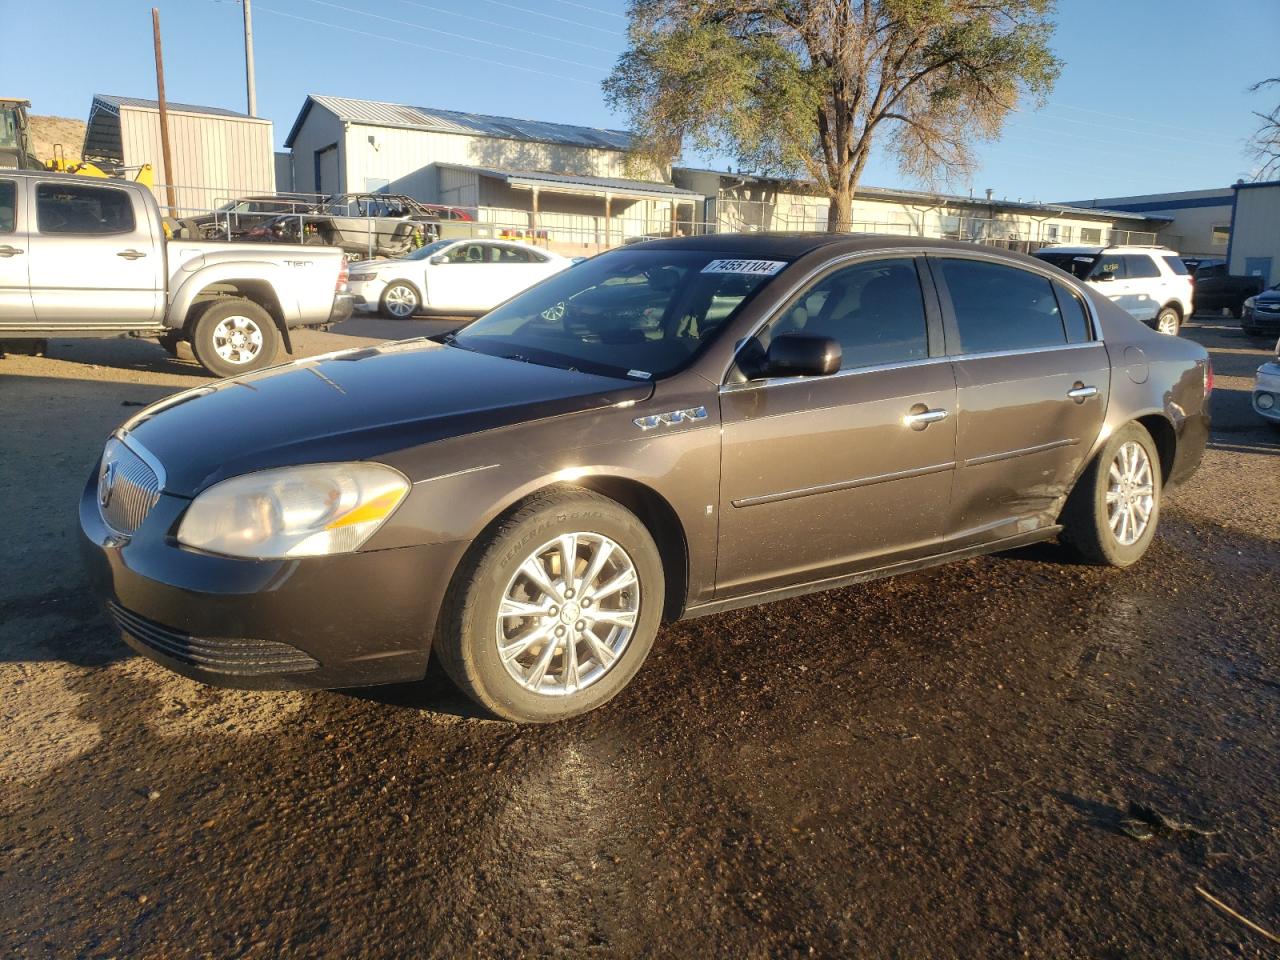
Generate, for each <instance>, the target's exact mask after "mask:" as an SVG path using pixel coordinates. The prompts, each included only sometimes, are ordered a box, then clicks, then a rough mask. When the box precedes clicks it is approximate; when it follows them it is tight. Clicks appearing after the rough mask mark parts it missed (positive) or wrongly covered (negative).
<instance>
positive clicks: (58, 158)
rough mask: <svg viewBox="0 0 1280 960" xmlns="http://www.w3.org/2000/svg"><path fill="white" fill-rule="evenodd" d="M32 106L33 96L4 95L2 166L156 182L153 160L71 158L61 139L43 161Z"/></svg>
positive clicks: (0, 140) (0, 105) (1, 103)
mask: <svg viewBox="0 0 1280 960" xmlns="http://www.w3.org/2000/svg"><path fill="white" fill-rule="evenodd" d="M30 107H31V101H30V100H18V99H15V98H12V97H0V167H17V168H18V169H19V170H51V171H53V172H55V173H75V174H79V175H80V176H82V177H117V178H120V179H131V180H134V181H136V182H137V183H141V184H142V185H143V186H146V187H151V186H154V185H155V171H154V170H153V169H152V167H151V164H149V163H144V164H142V165H141V166H137V167H114V166H113V167H109V168H103V167H100V166H98V165H97V164H96V163H94V162H93V161H91V160H81V161H79V162H74V163H73V162H68V160H67V158H66V155H65V154H64V153H63V150H62V144H60V143H57V144H54V147H53V159H52V160H49V161H48V162H47V163H42V162H41V161H40V159H39V158H38V157H37V156H36V155H35V150H34V149H33V148H32V144H31V127H30V123H29V120H28V115H27V111H28V109H30Z"/></svg>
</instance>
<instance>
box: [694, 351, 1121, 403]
mask: <svg viewBox="0 0 1280 960" xmlns="http://www.w3.org/2000/svg"><path fill="white" fill-rule="evenodd" d="M1101 345H1102V342H1101V341H1099V340H1085V341H1082V342H1081V343H1061V344H1055V345H1052V346H1048V347H1028V348H1026V349H1023V350H991V351H988V352H986V353H957V354H948V355H947V356H945V357H925V358H923V359H921V360H900V361H898V362H896V363H881V364H876V365H874V366H868V367H850V368H849V369H848V370H838V371H836V372H835V373H829V374H827V375H826V376H820V377H818V376H814V377H766V378H764V379H761V380H747V381H744V382H743V383H722V384H720V392H721V393H722V394H724V393H738V392H740V391H743V390H753V389H758V388H767V387H777V386H784V385H786V384H788V383H817V382H821V381H826V380H836V379H839V378H842V377H851V376H857V375H859V374H864V373H879V372H880V371H883V370H900V369H904V368H907V367H923V366H927V365H929V364H935V363H956V362H959V361H962V360H989V359H992V358H996V357H1023V356H1027V355H1028V354H1034V353H1054V352H1057V351H1059V350H1081V349H1084V348H1086V347H1099V346H1101Z"/></svg>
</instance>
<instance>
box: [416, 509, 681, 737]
mask: <svg viewBox="0 0 1280 960" xmlns="http://www.w3.org/2000/svg"><path fill="white" fill-rule="evenodd" d="M664 594H665V582H664V577H663V572H662V558H661V556H660V554H659V553H658V548H657V545H656V544H655V543H654V541H653V537H652V536H651V535H650V533H649V530H648V528H647V527H645V525H644V524H643V523H641V522H640V520H639V519H638V518H637V517H636V516H635V514H633V513H631V512H630V511H629V510H626V509H625V508H624V507H622V506H621V505H620V504H619V503H617V502H616V501H614V500H610V499H609V498H607V497H604V496H601V495H600V494H597V493H594V492H592V491H590V490H585V489H581V488H576V487H567V486H563V487H552V488H549V489H547V490H544V491H542V492H540V493H538V494H535V495H533V496H531V497H530V498H529V499H527V500H525V501H524V502H523V503H522V504H520V505H519V506H517V507H516V508H514V509H513V510H512V512H511V513H509V514H508V515H507V516H506V517H504V518H503V519H502V520H501V521H499V522H498V523H497V524H496V525H495V527H494V528H493V529H492V530H491V531H489V532H488V533H486V534H485V535H484V536H482V537H481V538H480V539H478V540H477V541H476V543H475V544H474V545H473V546H472V548H471V550H470V551H469V553H468V556H467V558H466V559H465V560H464V561H463V563H462V564H461V565H460V566H459V569H458V572H457V573H456V574H455V576H454V580H453V583H452V585H451V586H450V588H449V595H448V598H447V600H446V604H445V609H444V611H443V612H442V615H441V618H440V624H439V627H438V629H437V632H436V638H435V643H434V647H433V649H434V651H435V654H436V657H437V658H438V660H439V662H440V664H441V665H442V666H443V667H444V669H445V671H446V672H447V673H448V674H449V677H450V678H451V679H452V680H453V681H454V683H455V684H457V685H458V687H459V689H461V690H462V691H463V692H464V693H466V694H467V695H468V696H469V697H471V698H472V699H473V700H475V701H476V703H478V704H479V705H480V706H482V707H483V708H485V709H486V710H487V711H488V712H489V713H491V714H494V715H496V716H498V717H502V718H504V719H507V720H516V721H524V722H532V723H545V722H548V721H551V720H561V719H564V718H566V717H571V716H574V715H575V714H579V713H585V712H586V711H588V710H593V709H595V708H596V707H598V706H600V705H601V704H603V703H605V702H606V701H607V700H609V699H610V698H611V697H613V696H614V695H615V694H616V693H617V692H618V691H619V690H621V689H622V688H623V687H624V686H626V685H627V683H628V682H629V681H630V680H631V678H632V677H633V676H634V675H635V673H636V671H637V670H639V669H640V665H641V664H642V663H643V662H644V659H645V657H646V656H647V655H648V653H649V648H650V647H651V646H652V645H653V639H654V637H655V635H656V634H657V632H658V625H659V623H660V622H661V619H662V611H663V602H664Z"/></svg>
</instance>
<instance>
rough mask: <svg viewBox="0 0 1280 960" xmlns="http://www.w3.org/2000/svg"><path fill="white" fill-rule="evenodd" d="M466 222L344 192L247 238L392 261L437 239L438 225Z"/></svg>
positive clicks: (451, 212)
mask: <svg viewBox="0 0 1280 960" xmlns="http://www.w3.org/2000/svg"><path fill="white" fill-rule="evenodd" d="M470 219H471V215H470V214H469V213H467V211H465V210H462V209H459V208H457V207H448V206H443V205H441V204H435V203H421V202H419V201H417V200H414V199H413V198H412V197H406V196H401V195H398V194H387V193H346V194H341V195H338V196H335V197H332V198H331V199H330V200H329V201H327V202H326V203H325V204H323V205H322V206H320V207H319V208H317V209H316V210H315V211H314V212H313V213H311V214H308V215H307V216H304V217H297V216H291V215H283V216H280V217H277V218H276V219H274V220H270V221H268V222H267V223H264V224H262V228H263V229H262V230H260V231H259V232H257V233H256V234H252V235H251V236H250V237H249V239H253V240H257V239H269V240H271V241H273V242H277V243H309V244H316V245H321V246H332V247H338V248H339V249H341V250H342V251H343V252H344V253H345V254H346V255H347V259H348V260H372V259H376V258H388V257H390V258H395V257H402V256H404V255H405V254H407V253H409V252H410V251H412V250H416V249H418V248H420V247H424V246H426V245H427V244H428V243H430V242H431V241H433V240H435V239H437V238H438V237H439V236H440V231H441V226H442V225H443V224H445V223H452V222H466V221H469V220H470Z"/></svg>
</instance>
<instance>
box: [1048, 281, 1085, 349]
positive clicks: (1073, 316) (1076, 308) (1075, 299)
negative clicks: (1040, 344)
mask: <svg viewBox="0 0 1280 960" xmlns="http://www.w3.org/2000/svg"><path fill="white" fill-rule="evenodd" d="M1053 289H1054V291H1055V292H1056V293H1057V294H1058V307H1059V309H1061V310H1062V325H1063V327H1065V328H1066V331H1067V342H1068V343H1084V342H1085V341H1086V340H1092V339H1093V333H1092V331H1091V329H1090V325H1089V310H1088V308H1087V307H1086V306H1085V303H1084V300H1083V299H1082V298H1081V297H1080V295H1079V294H1078V293H1076V292H1075V291H1074V290H1071V289H1068V288H1067V287H1066V286H1065V285H1063V284H1061V283H1055V284H1054V285H1053Z"/></svg>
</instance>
